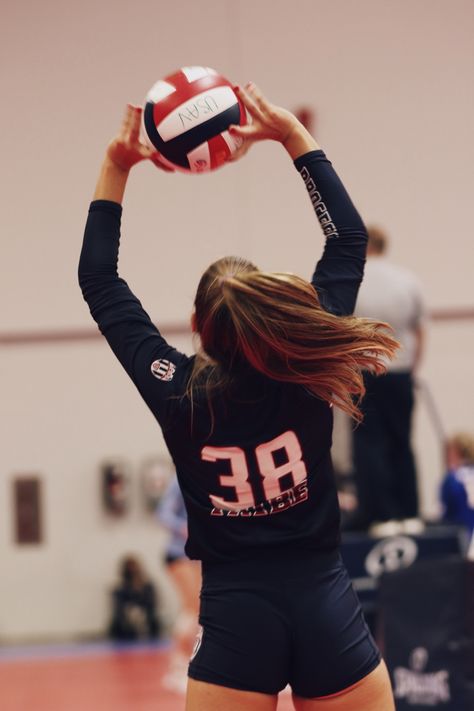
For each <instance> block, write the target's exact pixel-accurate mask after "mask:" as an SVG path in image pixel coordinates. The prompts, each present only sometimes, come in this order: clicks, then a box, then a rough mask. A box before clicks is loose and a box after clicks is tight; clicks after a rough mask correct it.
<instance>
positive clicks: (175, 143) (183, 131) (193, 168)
mask: <svg viewBox="0 0 474 711" xmlns="http://www.w3.org/2000/svg"><path fill="white" fill-rule="evenodd" d="M245 123H246V114H245V108H244V106H243V104H242V102H241V101H240V99H239V98H238V97H237V95H236V93H235V92H234V90H233V88H232V84H231V83H230V82H229V81H228V80H227V79H225V77H223V76H221V75H220V74H218V72H216V71H215V70H214V69H211V68H210V67H182V68H181V69H180V70H179V71H177V72H174V74H170V75H169V76H167V77H165V78H164V79H160V81H157V82H156V84H155V85H154V86H153V87H152V88H151V89H150V91H149V92H148V94H147V97H146V102H145V107H144V110H143V128H144V133H145V140H146V141H147V143H149V145H150V147H153V148H155V149H156V150H157V151H158V152H159V153H160V154H161V156H162V160H163V162H164V163H166V164H168V165H170V166H171V167H172V168H177V169H178V170H183V171H185V172H190V173H204V172H207V171H210V170H214V169H215V168H219V167H220V166H221V165H223V164H224V163H225V162H226V161H228V160H229V158H230V157H231V156H232V155H233V154H234V153H235V151H236V150H237V148H239V146H240V145H241V143H242V140H241V139H240V138H238V137H235V136H232V135H231V134H230V133H229V131H228V130H227V129H228V128H229V126H230V125H231V124H245Z"/></svg>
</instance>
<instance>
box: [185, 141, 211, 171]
mask: <svg viewBox="0 0 474 711" xmlns="http://www.w3.org/2000/svg"><path fill="white" fill-rule="evenodd" d="M187 159H188V161H189V167H190V168H191V171H192V172H193V173H203V172H205V171H207V170H210V169H211V154H210V152H209V143H208V142H207V141H205V142H204V143H201V145H200V146H198V147H197V148H194V149H193V150H192V151H189V153H188V155H187Z"/></svg>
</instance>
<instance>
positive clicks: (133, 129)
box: [130, 106, 142, 142]
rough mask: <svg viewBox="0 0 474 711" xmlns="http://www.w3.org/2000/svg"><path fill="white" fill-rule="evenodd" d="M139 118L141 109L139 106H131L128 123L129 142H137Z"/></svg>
mask: <svg viewBox="0 0 474 711" xmlns="http://www.w3.org/2000/svg"><path fill="white" fill-rule="evenodd" d="M141 118H142V108H141V107H140V106H133V110H132V116H131V123H130V140H131V141H132V142H135V141H138V140H139V138H138V137H139V134H140V123H141Z"/></svg>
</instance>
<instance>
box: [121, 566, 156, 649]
mask: <svg viewBox="0 0 474 711" xmlns="http://www.w3.org/2000/svg"><path fill="white" fill-rule="evenodd" d="M112 601H113V610H112V620H111V623H110V626H109V636H110V637H112V639H115V640H117V641H124V642H131V641H135V640H143V639H155V638H156V637H158V635H159V631H160V625H159V622H158V616H157V613H156V591H155V586H154V585H153V583H152V582H151V581H150V580H149V579H148V577H147V575H146V572H145V570H144V568H143V566H142V564H141V563H140V561H139V560H138V558H136V557H135V556H133V555H128V556H126V557H125V558H123V560H122V561H121V563H120V583H119V585H118V586H117V587H116V588H115V589H114V590H113V591H112Z"/></svg>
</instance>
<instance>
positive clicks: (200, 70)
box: [181, 67, 217, 83]
mask: <svg viewBox="0 0 474 711" xmlns="http://www.w3.org/2000/svg"><path fill="white" fill-rule="evenodd" d="M181 71H182V72H183V74H184V76H185V77H186V79H187V80H188V82H189V83H191V82H192V81H196V79H202V78H203V77H207V76H209V75H210V74H217V72H216V70H215V69H211V68H210V67H181Z"/></svg>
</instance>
